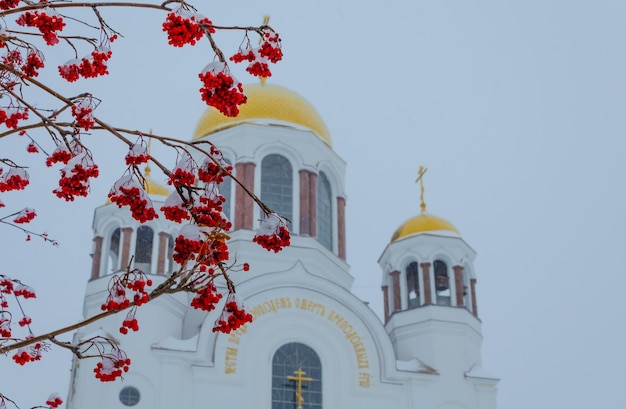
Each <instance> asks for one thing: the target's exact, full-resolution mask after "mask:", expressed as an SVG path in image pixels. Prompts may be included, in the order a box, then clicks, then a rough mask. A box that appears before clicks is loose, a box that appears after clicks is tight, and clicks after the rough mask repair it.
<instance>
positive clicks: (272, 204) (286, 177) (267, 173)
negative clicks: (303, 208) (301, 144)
mask: <svg viewBox="0 0 626 409" xmlns="http://www.w3.org/2000/svg"><path fill="white" fill-rule="evenodd" d="M261 200H262V201H263V202H264V203H265V204H266V205H267V206H268V207H269V208H270V209H272V210H273V211H275V212H276V213H278V214H280V215H281V216H283V217H286V218H287V219H289V220H293V172H292V168H291V163H289V160H287V158H285V157H284V156H281V155H276V154H272V155H268V156H266V157H265V158H263V161H262V162H261Z"/></svg>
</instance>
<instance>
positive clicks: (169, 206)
mask: <svg viewBox="0 0 626 409" xmlns="http://www.w3.org/2000/svg"><path fill="white" fill-rule="evenodd" d="M161 211H162V212H163V215H165V218H166V219H167V220H171V221H173V222H176V223H182V221H183V220H189V219H191V214H190V213H189V210H187V208H186V206H185V203H184V202H183V199H182V198H181V197H180V195H179V194H178V192H173V193H172V194H171V195H169V196H168V197H167V199H165V203H164V204H163V206H161Z"/></svg>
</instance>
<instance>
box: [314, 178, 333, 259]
mask: <svg viewBox="0 0 626 409" xmlns="http://www.w3.org/2000/svg"><path fill="white" fill-rule="evenodd" d="M317 239H318V240H319V242H320V243H322V245H323V246H324V247H326V248H327V249H328V250H330V251H332V250H333V200H332V191H331V190H330V182H329V181H328V178H327V177H326V175H325V174H324V173H322V172H320V174H319V176H318V177H317Z"/></svg>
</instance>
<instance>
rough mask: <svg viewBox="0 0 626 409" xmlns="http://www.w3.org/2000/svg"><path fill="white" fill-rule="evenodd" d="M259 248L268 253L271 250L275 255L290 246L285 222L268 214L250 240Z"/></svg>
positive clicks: (272, 214)
mask: <svg viewBox="0 0 626 409" xmlns="http://www.w3.org/2000/svg"><path fill="white" fill-rule="evenodd" d="M252 241H254V242H255V243H258V244H259V245H260V246H261V247H263V248H265V249H267V250H268V251H270V250H273V251H274V252H275V253H278V252H279V251H281V250H282V249H283V248H284V247H287V246H289V244H290V234H289V230H287V221H286V220H285V219H283V218H282V217H280V216H279V215H277V214H276V213H270V214H268V215H267V217H266V218H265V219H263V221H261V225H260V226H259V228H258V229H257V231H256V235H255V236H254V238H253V239H252Z"/></svg>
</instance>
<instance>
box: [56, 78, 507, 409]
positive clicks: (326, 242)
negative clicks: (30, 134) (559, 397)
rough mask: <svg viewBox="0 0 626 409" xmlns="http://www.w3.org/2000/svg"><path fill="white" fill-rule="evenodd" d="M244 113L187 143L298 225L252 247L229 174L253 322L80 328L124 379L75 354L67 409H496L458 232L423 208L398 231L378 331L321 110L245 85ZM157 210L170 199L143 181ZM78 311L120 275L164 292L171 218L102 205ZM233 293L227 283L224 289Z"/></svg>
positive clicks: (181, 304) (193, 318) (183, 298)
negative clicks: (281, 242)
mask: <svg viewBox="0 0 626 409" xmlns="http://www.w3.org/2000/svg"><path fill="white" fill-rule="evenodd" d="M246 94H247V95H248V97H249V100H248V103H247V104H246V105H244V106H242V110H241V114H240V116H239V117H237V118H225V117H222V116H221V115H220V114H219V113H218V112H216V111H215V110H212V109H210V110H208V111H207V112H206V113H205V115H204V116H203V117H202V118H201V119H200V122H199V124H198V126H197V129H196V132H195V135H194V139H197V140H200V139H207V140H210V141H211V142H212V143H214V144H215V145H216V146H217V147H219V148H220V149H221V151H222V153H223V154H224V157H225V158H226V159H227V160H228V161H229V162H230V163H231V164H232V165H233V167H234V172H235V175H236V176H237V177H238V179H239V180H240V181H241V182H242V183H243V184H244V185H246V186H247V187H248V188H249V189H251V190H252V191H254V192H255V193H256V194H257V195H258V196H259V197H260V198H261V199H262V200H263V201H264V202H265V203H266V204H267V205H268V206H269V207H270V208H272V209H274V210H275V211H276V212H277V213H279V214H281V215H283V216H285V217H286V218H288V219H289V220H290V230H291V232H292V240H291V243H292V244H291V246H290V247H288V248H286V249H284V250H283V251H282V252H281V253H279V254H274V253H271V252H268V251H266V250H264V249H262V248H261V247H259V246H258V245H256V244H255V243H253V242H252V238H253V237H254V234H255V233H254V231H255V229H256V227H258V223H259V222H258V220H259V219H260V218H261V214H260V213H259V209H258V208H256V206H255V205H254V203H253V202H252V200H251V199H250V198H249V197H248V196H247V195H245V193H244V192H243V191H241V190H240V189H238V188H237V186H236V185H235V184H233V183H232V182H231V181H230V180H228V181H226V182H224V184H223V185H222V186H221V193H222V194H223V195H224V196H226V197H227V198H228V199H229V200H228V202H227V204H228V207H227V208H225V209H224V212H225V214H226V215H227V217H229V219H230V220H231V221H232V223H233V226H234V227H233V231H232V234H231V241H230V254H231V258H233V260H234V259H235V258H236V260H237V261H238V262H248V263H249V264H250V266H251V268H250V271H248V272H243V271H240V272H235V273H234V276H233V280H234V281H235V283H236V284H237V293H238V294H240V295H241V296H242V297H243V299H244V300H245V303H246V309H247V310H248V311H249V312H250V313H251V314H252V315H253V316H254V321H253V322H252V323H249V324H247V325H245V326H243V327H241V328H239V329H238V330H236V331H234V332H232V333H231V334H222V333H215V332H212V328H213V323H214V322H215V320H216V318H217V316H218V315H219V308H218V310H217V311H212V312H210V313H206V312H204V311H199V310H194V309H193V308H191V307H190V306H189V301H190V298H191V297H190V296H189V295H187V294H177V295H173V296H169V295H166V296H162V297H161V298H159V299H156V300H155V301H153V302H151V303H149V304H147V305H145V306H141V307H140V308H139V309H138V311H137V317H138V319H139V322H140V326H141V330H140V331H139V332H137V333H130V334H128V335H124V336H122V335H121V334H119V331H118V328H119V327H120V323H121V320H122V319H123V316H121V315H120V316H112V317H108V318H106V319H103V320H100V321H97V322H95V323H93V324H91V325H89V326H87V327H85V328H82V329H80V330H79V331H78V333H77V334H76V335H75V337H76V339H77V340H80V339H86V338H89V337H91V336H94V334H103V335H108V336H110V337H113V338H115V339H117V340H119V342H120V344H121V346H122V348H123V349H124V350H125V351H126V352H127V353H128V355H129V357H131V359H132V365H131V369H130V371H129V372H128V373H126V374H125V375H124V380H123V381H122V382H120V381H117V382H111V383H105V384H103V383H101V382H99V381H98V380H97V379H95V377H94V374H93V363H92V362H90V361H89V360H87V361H80V360H75V361H74V365H73V368H72V381H71V385H70V391H69V395H68V400H67V406H68V408H69V409H84V408H90V409H98V408H103V409H104V408H106V409H114V408H119V409H123V408H127V407H134V408H136V409H144V408H145V409H148V408H150V409H153V408H154V409H159V408H163V409H165V408H168V409H169V408H189V409H200V408H210V407H229V408H267V409H297V408H303V409H304V408H311V409H318V408H319V409H321V408H326V409H330V408H356V407H358V408H361V409H370V408H371V409H380V408H381V407H383V408H384V407H386V406H388V407H393V408H428V409H431V408H432V409H479V408H480V409H495V408H496V392H497V383H498V380H497V378H495V377H494V376H493V375H491V374H489V373H488V372H487V371H486V370H485V369H484V368H483V367H482V365H481V342H482V335H481V322H480V319H479V315H478V309H477V305H478V303H477V292H476V272H475V271H474V268H473V260H474V258H475V253H474V251H473V250H472V248H471V247H470V246H469V245H468V244H467V243H466V242H465V241H464V240H463V238H462V237H461V236H460V235H459V233H458V231H457V230H456V229H455V228H454V226H453V225H452V224H450V223H449V222H447V221H446V220H444V219H441V218H439V217H436V216H433V215H430V214H427V213H422V214H420V215H418V216H416V217H414V218H412V219H409V220H408V221H407V222H406V223H404V224H403V225H402V226H400V227H399V228H398V229H397V230H396V232H395V233H394V235H393V237H392V239H391V242H390V243H389V244H388V246H387V247H386V248H385V249H384V251H383V252H382V255H381V257H380V259H379V264H380V267H381V277H382V290H383V295H384V306H385V311H384V322H381V321H380V319H379V318H378V316H377V315H376V314H375V313H374V312H373V311H372V310H371V309H370V308H369V307H368V306H367V304H366V303H364V302H363V301H362V300H360V299H358V298H357V297H356V296H355V295H353V294H352V293H351V291H350V289H351V285H352V282H353V277H352V276H351V275H350V272H349V266H348V264H347V263H346V232H345V209H346V208H345V205H346V200H345V197H346V195H345V190H344V173H345V162H344V161H343V160H342V159H341V158H340V157H339V156H338V155H337V154H336V153H335V152H334V151H333V149H332V145H331V144H332V141H331V139H330V135H329V132H328V130H327V128H326V126H325V124H324V122H323V120H322V118H321V117H320V116H319V114H318V113H317V112H316V111H315V109H314V108H313V107H312V106H311V105H310V104H309V103H308V102H307V101H306V100H304V99H303V98H302V97H301V96H299V95H297V94H296V93H294V92H292V91H290V90H287V89H285V88H282V87H278V86H274V85H268V84H259V85H252V86H249V87H247V88H246ZM147 189H148V192H149V193H150V195H151V197H152V199H153V201H154V202H155V203H154V204H155V208H157V209H158V208H159V207H160V205H161V203H162V202H163V201H164V200H165V197H166V196H167V195H169V192H168V191H167V189H166V188H164V187H163V186H160V185H159V184H157V183H155V182H153V181H151V180H150V181H149V183H148V186H147ZM93 227H94V251H93V255H92V256H93V268H92V274H91V279H90V280H89V282H88V284H87V290H86V295H85V303H84V311H83V312H84V315H85V317H90V316H93V315H95V314H97V313H99V312H100V305H101V304H102V303H103V302H104V300H105V299H106V296H107V288H108V284H109V280H110V278H111V276H112V274H114V273H116V272H118V271H121V270H123V269H125V266H126V265H127V264H128V262H129V261H130V256H131V255H133V254H134V255H135V256H134V266H135V267H136V268H141V269H142V270H143V271H144V272H146V273H147V274H149V275H150V277H151V278H152V280H153V281H154V283H155V285H158V283H159V282H162V281H163V279H164V277H166V276H167V275H168V274H170V273H171V272H172V271H173V269H174V268H175V264H174V262H173V260H172V259H171V255H172V249H173V237H176V234H177V230H178V229H179V226H178V225H176V224H174V223H171V222H168V221H166V220H165V219H164V218H163V217H160V218H159V219H156V220H153V221H150V222H148V223H146V224H144V225H139V224H138V223H137V222H136V221H135V220H134V219H132V218H131V216H130V214H129V213H128V211H127V210H126V209H118V208H117V206H116V205H114V204H111V203H108V204H105V205H103V206H101V207H99V208H98V209H96V211H95V216H94V224H93ZM222 290H225V289H222Z"/></svg>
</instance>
